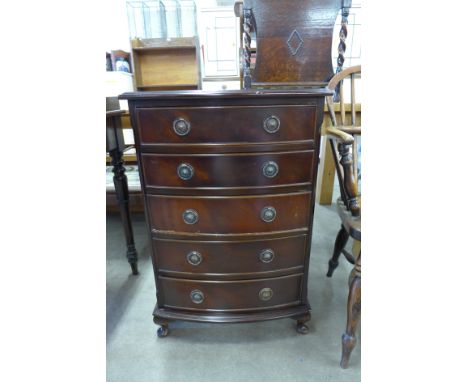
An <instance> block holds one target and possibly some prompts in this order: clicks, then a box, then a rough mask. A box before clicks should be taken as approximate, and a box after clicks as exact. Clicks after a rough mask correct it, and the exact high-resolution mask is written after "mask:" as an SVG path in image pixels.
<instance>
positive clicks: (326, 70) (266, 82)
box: [237, 0, 351, 88]
mask: <svg viewBox="0 0 468 382" xmlns="http://www.w3.org/2000/svg"><path fill="white" fill-rule="evenodd" d="M350 6H351V1H350V0H345V1H343V0H302V1H283V0H244V3H243V5H242V12H241V10H240V6H239V5H238V6H237V9H238V11H237V12H238V13H239V14H242V18H241V23H242V28H243V32H244V33H243V47H244V57H243V71H242V77H243V87H244V88H250V87H264V86H266V87H269V86H293V87H297V86H325V85H326V84H327V82H328V81H329V80H330V79H331V78H332V76H333V64H332V41H333V29H334V26H335V22H336V19H337V16H338V14H339V12H340V10H342V33H341V34H340V45H339V47H338V53H339V60H338V70H339V69H340V68H341V67H342V65H343V62H342V61H344V51H345V50H346V45H345V41H346V34H347V32H346V24H347V16H348V14H349V7H350ZM252 40H255V42H256V44H255V45H256V48H254V46H253V44H252ZM253 57H255V61H254V60H253Z"/></svg>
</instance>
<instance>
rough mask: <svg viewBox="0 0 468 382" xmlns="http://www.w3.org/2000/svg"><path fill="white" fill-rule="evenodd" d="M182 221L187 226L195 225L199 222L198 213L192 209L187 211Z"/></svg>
mask: <svg viewBox="0 0 468 382" xmlns="http://www.w3.org/2000/svg"><path fill="white" fill-rule="evenodd" d="M182 219H184V222H185V223H186V224H195V223H196V222H197V221H198V212H197V211H195V210H192V209H188V210H185V211H184V213H183V214H182Z"/></svg>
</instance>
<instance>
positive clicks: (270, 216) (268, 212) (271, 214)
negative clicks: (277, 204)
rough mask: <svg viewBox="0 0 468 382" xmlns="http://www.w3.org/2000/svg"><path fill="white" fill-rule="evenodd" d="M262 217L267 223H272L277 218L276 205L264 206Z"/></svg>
mask: <svg viewBox="0 0 468 382" xmlns="http://www.w3.org/2000/svg"><path fill="white" fill-rule="evenodd" d="M260 217H261V218H262V220H263V221H264V222H265V223H271V222H272V221H273V220H275V218H276V210H275V208H274V207H271V206H268V207H263V208H262V212H261V213H260Z"/></svg>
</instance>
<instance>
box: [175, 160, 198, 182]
mask: <svg viewBox="0 0 468 382" xmlns="http://www.w3.org/2000/svg"><path fill="white" fill-rule="evenodd" d="M194 173H195V170H194V169H193V167H192V166H191V165H189V164H188V163H181V164H180V165H179V166H178V167H177V175H179V178H180V179H182V180H189V179H191V178H192V177H193V174H194Z"/></svg>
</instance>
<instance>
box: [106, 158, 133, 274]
mask: <svg viewBox="0 0 468 382" xmlns="http://www.w3.org/2000/svg"><path fill="white" fill-rule="evenodd" d="M109 155H110V156H111V158H112V165H113V166H114V168H113V170H112V171H113V173H114V186H115V192H116V195H117V201H118V203H119V210H120V217H121V219H122V224H123V227H124V232H125V240H126V242H127V259H128V262H129V263H130V267H131V268H132V273H133V274H134V275H137V274H138V265H137V261H138V255H137V252H136V249H135V241H134V240H133V229H132V222H131V220H130V210H129V207H128V201H129V196H128V181H127V176H126V175H125V167H124V166H123V160H122V156H123V153H122V152H121V151H120V150H118V149H115V150H111V151H109Z"/></svg>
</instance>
